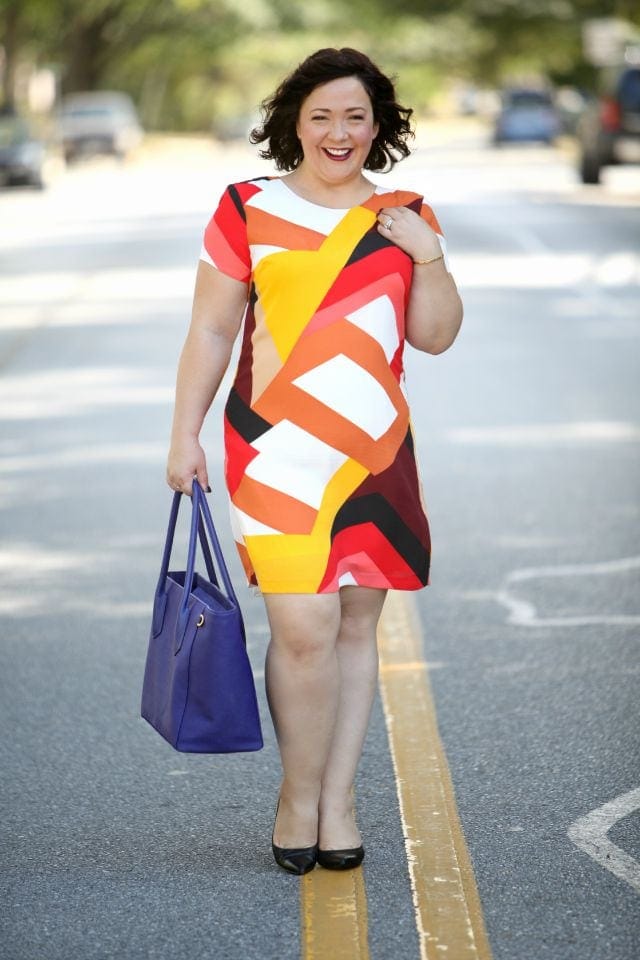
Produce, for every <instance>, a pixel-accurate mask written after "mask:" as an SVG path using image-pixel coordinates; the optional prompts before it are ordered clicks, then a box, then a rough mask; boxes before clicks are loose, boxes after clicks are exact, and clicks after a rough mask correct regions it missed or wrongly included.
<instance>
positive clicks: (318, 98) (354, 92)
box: [304, 77, 370, 110]
mask: <svg viewBox="0 0 640 960" xmlns="http://www.w3.org/2000/svg"><path fill="white" fill-rule="evenodd" d="M369 104H370V100H369V94H368V93H367V91H366V90H365V88H364V87H363V86H362V83H361V82H360V80H359V79H358V77H338V78H337V79H336V80H329V81H328V82H327V83H322V84H320V85H319V86H317V87H314V89H313V90H312V91H311V93H310V94H309V96H308V97H307V98H306V99H305V100H304V105H305V107H307V108H308V109H309V108H314V109H323V108H324V109H327V110H331V109H335V107H336V106H339V107H340V109H345V108H347V109H348V106H350V107H363V106H369ZM347 105H348V106H347Z"/></svg>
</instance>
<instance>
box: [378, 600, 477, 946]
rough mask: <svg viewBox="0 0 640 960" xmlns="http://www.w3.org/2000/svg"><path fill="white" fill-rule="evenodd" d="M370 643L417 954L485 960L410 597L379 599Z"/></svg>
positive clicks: (468, 866) (469, 872)
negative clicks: (374, 644) (376, 654)
mask: <svg viewBox="0 0 640 960" xmlns="http://www.w3.org/2000/svg"><path fill="white" fill-rule="evenodd" d="M378 646H379V649H380V693H381V695H382V703H383V707H384V714H385V719H386V723H387V733H388V737H389V746H390V749H391V756H392V759H393V765H394V769H395V775H396V785H397V791H398V800H399V803H400V814H401V817H402V826H403V831H404V836H405V845H406V851H407V859H408V862H409V875H410V878H411V888H412V894H413V903H414V908H415V913H416V924H417V928H418V938H419V941H420V957H421V958H422V960H435V958H436V957H437V958H439V960H442V957H450V958H451V960H491V948H490V946H489V941H488V939H487V934H486V931H485V927H484V920H483V917H482V909H481V906H480V900H479V897H478V891H477V888H476V883H475V877H474V875H473V868H472V866H471V860H470V857H469V853H468V851H467V847H466V843H465V839H464V835H463V833H462V828H461V826H460V820H459V818H458V812H457V808H456V802H455V796H454V792H453V785H452V783H451V775H450V773H449V767H448V764H447V759H446V756H445V753H444V749H443V746H442V743H441V741H440V735H439V733H438V725H437V720H436V714H435V709H434V705H433V700H432V697H431V690H430V685H429V678H428V672H427V664H426V663H425V662H424V660H423V659H422V642H421V632H420V626H419V620H418V615H417V611H416V607H415V601H414V599H413V597H412V596H411V595H410V594H406V593H399V592H398V593H394V592H389V594H388V595H387V601H386V603H385V607H384V612H383V615H382V618H381V621H380V628H379V631H378Z"/></svg>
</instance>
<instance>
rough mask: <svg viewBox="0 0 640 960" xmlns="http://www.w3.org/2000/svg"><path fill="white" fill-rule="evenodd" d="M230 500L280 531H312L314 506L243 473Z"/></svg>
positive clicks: (261, 521)
mask: <svg viewBox="0 0 640 960" xmlns="http://www.w3.org/2000/svg"><path fill="white" fill-rule="evenodd" d="M231 500H232V502H233V503H234V504H235V506H236V507H238V509H239V510H242V511H243V513H246V514H248V515H249V516H250V517H253V518H254V520H258V521H259V522H260V523H264V524H266V525H267V526H268V527H273V529H274V530H278V531H280V533H311V531H312V530H313V525H314V523H315V520H316V516H317V510H314V508H313V507H310V506H309V504H308V503H303V502H302V501H301V500H296V499H295V497H290V496H289V495H288V494H286V493H282V491H281V490H276V489H274V487H268V486H267V485H266V484H265V483H260V481H259V480H254V479H253V478H252V477H248V476H247V475H246V474H245V475H244V477H243V478H242V480H241V481H240V484H239V485H238V488H237V490H236V492H235V493H234V494H233V496H232V498H231Z"/></svg>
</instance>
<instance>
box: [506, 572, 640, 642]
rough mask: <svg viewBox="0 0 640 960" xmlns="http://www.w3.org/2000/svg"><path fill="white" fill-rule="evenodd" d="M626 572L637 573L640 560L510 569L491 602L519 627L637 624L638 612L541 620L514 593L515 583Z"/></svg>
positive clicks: (639, 620) (533, 609)
mask: <svg viewBox="0 0 640 960" xmlns="http://www.w3.org/2000/svg"><path fill="white" fill-rule="evenodd" d="M629 570H640V557H623V558H621V559H620V560H605V561H602V562H601V563H568V564H563V565H560V566H555V567H552V566H549V567H523V568H522V569H520V570H513V571H512V572H511V573H510V574H508V575H507V577H506V578H505V580H504V582H503V584H502V586H501V587H500V589H499V590H498V592H497V593H496V594H494V599H495V600H497V602H498V603H500V604H502V606H503V607H505V608H506V609H507V611H508V617H507V623H513V624H515V625H517V626H520V627H582V626H588V625H591V624H611V625H613V626H626V625H629V624H640V613H637V614H635V613H632V614H617V613H602V614H585V615H581V616H570V617H568V616H567V617H563V616H559V617H540V616H538V610H537V608H536V606H535V604H533V603H531V602H530V601H528V600H523V599H522V598H521V597H518V596H517V595H516V593H515V591H514V590H513V587H514V585H515V584H518V583H524V582H525V581H528V580H538V579H541V578H544V577H553V578H558V577H584V576H594V575H595V576H605V575H609V574H614V573H627V572H628V571H629Z"/></svg>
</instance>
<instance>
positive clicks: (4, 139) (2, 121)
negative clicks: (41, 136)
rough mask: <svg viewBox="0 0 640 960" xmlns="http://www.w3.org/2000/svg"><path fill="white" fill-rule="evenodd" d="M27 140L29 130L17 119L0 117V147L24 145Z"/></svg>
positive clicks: (22, 121)
mask: <svg viewBox="0 0 640 960" xmlns="http://www.w3.org/2000/svg"><path fill="white" fill-rule="evenodd" d="M28 139H29V128H28V127H27V124H26V123H25V122H24V120H20V118H19V117H0V147H10V146H12V145H13V144H14V143H24V141H25V140H28Z"/></svg>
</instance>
